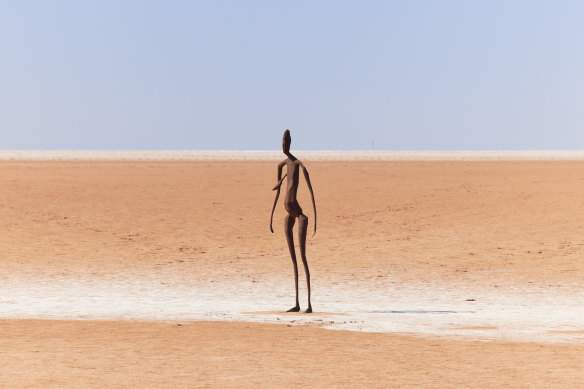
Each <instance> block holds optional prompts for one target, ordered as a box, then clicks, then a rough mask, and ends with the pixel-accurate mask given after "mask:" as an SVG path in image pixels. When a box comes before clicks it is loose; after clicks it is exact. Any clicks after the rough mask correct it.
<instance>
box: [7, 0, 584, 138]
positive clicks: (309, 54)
mask: <svg viewBox="0 0 584 389" xmlns="http://www.w3.org/2000/svg"><path fill="white" fill-rule="evenodd" d="M583 103H584V1H577V0H574V1H563V0H557V1H551V0H550V1H533V0H525V1H519V0H500V1H496V0H490V1H486V0H485V1H468V0H460V1H438V0H436V1H416V0H407V1H406V0H404V1H339V0H336V1H316V0H314V1H287V2H285V1H237V0H233V1H221V0H213V1H172V0H167V1H162V0H160V1H142V0H140V1H124V0H116V1H104V0H99V1H97V0H96V1H80V0H73V1H61V0H52V1H45V0H39V1H29V0H23V1H9V0H0V149H130V150H131V149H252V150H264V149H278V148H279V147H280V144H281V136H282V132H283V130H284V129H286V128H289V129H290V130H291V131H292V148H293V149H294V148H296V149H305V150H318V149H341V150H366V149H370V148H371V146H372V142H375V148H376V149H386V150H463V149H464V150H495V149H499V150H500V149H514V150H520V149H581V148H584V108H583V106H584V105H583Z"/></svg>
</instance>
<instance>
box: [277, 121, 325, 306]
mask: <svg viewBox="0 0 584 389" xmlns="http://www.w3.org/2000/svg"><path fill="white" fill-rule="evenodd" d="M291 142H292V139H291V137H290V131H288V130H286V131H285V132H284V138H283V139H282V151H283V152H284V154H286V157H287V158H286V159H285V160H284V161H282V162H280V163H279V164H278V183H277V184H276V186H274V188H272V190H275V191H276V199H275V200H274V206H273V207H272V215H271V217H270V231H272V233H274V229H273V228H272V220H273V218H274V210H275V209H276V203H277V202H278V197H280V186H281V185H282V182H283V181H284V179H285V178H286V177H288V180H287V185H286V198H285V200H284V206H285V208H286V212H288V215H287V216H286V221H285V232H286V240H287V242H288V249H289V250H290V256H291V257H292V263H293V264H294V282H295V287H296V305H295V306H294V307H292V308H290V309H289V310H288V311H287V312H298V311H300V303H299V302H298V265H297V262H296V252H295V250H294V237H293V235H292V229H293V227H294V224H295V222H296V218H298V240H299V246H300V257H301V258H302V263H303V264H304V272H305V273H306V285H307V287H308V308H307V309H306V311H304V312H305V313H311V312H312V304H311V302H310V271H309V270H308V262H307V261H306V230H307V229H308V217H307V216H306V215H304V214H303V213H302V208H300V204H298V201H297V199H296V194H297V191H298V184H299V182H300V175H299V173H300V169H302V172H303V173H304V179H305V180H306V184H307V185H308V190H309V191H310V196H311V197H312V207H313V208H314V233H313V234H312V235H313V236H314V234H316V204H315V202H314V193H313V192H312V185H311V184H310V177H309V175H308V170H306V168H305V167H304V165H303V164H302V162H300V160H298V159H297V158H296V157H295V156H294V155H292V154H291V153H290V143H291ZM284 165H286V174H285V175H284V176H283V177H282V168H283V167H284Z"/></svg>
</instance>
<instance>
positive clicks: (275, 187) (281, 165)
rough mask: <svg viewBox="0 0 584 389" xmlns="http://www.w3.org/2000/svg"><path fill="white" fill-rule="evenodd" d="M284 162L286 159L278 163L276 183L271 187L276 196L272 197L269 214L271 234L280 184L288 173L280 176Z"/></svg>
mask: <svg viewBox="0 0 584 389" xmlns="http://www.w3.org/2000/svg"><path fill="white" fill-rule="evenodd" d="M285 164H286V161H284V162H280V163H279V164H278V183H277V184H276V186H274V188H272V190H275V191H276V198H275V199H274V206H273V207H272V214H271V215H270V231H272V234H273V233H274V229H273V228H272V221H273V220H274V210H275V209H276V204H277V203H278V197H280V186H281V185H282V182H283V181H284V178H286V176H287V175H288V174H285V175H284V177H282V168H283V167H284V165H285Z"/></svg>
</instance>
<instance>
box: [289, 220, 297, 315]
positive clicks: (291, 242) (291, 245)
mask: <svg viewBox="0 0 584 389" xmlns="http://www.w3.org/2000/svg"><path fill="white" fill-rule="evenodd" d="M295 222H296V218H295V217H293V216H290V215H288V216H286V240H287V241H288V249H289V250H290V257H292V263H293V264H294V285H295V286H296V306H295V307H293V308H290V309H289V310H288V312H298V311H300V303H299V302H298V264H297V263H296V252H295V251H294V236H293V235H292V228H293V227H294V223H295Z"/></svg>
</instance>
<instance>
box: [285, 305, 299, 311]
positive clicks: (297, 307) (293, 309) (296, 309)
mask: <svg viewBox="0 0 584 389" xmlns="http://www.w3.org/2000/svg"><path fill="white" fill-rule="evenodd" d="M298 311H300V307H299V306H298V305H297V306H295V307H294V308H290V309H289V310H287V311H286V312H298Z"/></svg>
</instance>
